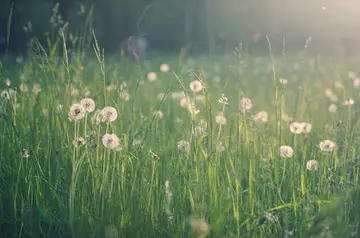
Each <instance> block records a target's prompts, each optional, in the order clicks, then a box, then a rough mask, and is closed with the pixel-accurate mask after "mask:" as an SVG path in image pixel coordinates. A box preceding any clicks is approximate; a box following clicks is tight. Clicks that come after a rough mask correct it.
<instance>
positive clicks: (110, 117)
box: [102, 107, 118, 122]
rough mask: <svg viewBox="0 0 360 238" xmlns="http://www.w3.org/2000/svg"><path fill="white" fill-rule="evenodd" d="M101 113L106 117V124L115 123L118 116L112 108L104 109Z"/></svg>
mask: <svg viewBox="0 0 360 238" xmlns="http://www.w3.org/2000/svg"><path fill="white" fill-rule="evenodd" d="M102 111H103V113H104V114H105V116H106V121H108V122H112V121H115V120H116V118H117V116H118V114H117V111H116V109H115V108H114V107H104V109H103V110H102Z"/></svg>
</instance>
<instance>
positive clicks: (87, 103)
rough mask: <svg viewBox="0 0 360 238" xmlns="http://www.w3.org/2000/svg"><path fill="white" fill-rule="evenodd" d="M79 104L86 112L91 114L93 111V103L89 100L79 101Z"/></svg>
mask: <svg viewBox="0 0 360 238" xmlns="http://www.w3.org/2000/svg"><path fill="white" fill-rule="evenodd" d="M80 104H81V105H82V106H83V107H84V108H85V110H86V112H93V111H94V110H95V102H94V100H92V99H91V98H84V99H81V100H80Z"/></svg>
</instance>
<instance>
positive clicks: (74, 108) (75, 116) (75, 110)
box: [69, 103, 86, 121]
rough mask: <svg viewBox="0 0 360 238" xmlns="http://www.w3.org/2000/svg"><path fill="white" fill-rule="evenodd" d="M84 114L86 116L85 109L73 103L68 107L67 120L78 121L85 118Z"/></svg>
mask: <svg viewBox="0 0 360 238" xmlns="http://www.w3.org/2000/svg"><path fill="white" fill-rule="evenodd" d="M85 114H86V110H85V108H84V107H83V106H82V105H81V104H79V103H75V104H73V105H71V107H70V111H69V120H70V121H77V120H80V119H82V118H84V117H85Z"/></svg>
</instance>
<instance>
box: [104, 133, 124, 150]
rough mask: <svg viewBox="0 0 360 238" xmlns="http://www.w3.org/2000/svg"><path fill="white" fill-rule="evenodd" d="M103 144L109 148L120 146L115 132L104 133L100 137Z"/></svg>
mask: <svg viewBox="0 0 360 238" xmlns="http://www.w3.org/2000/svg"><path fill="white" fill-rule="evenodd" d="M101 141H102V143H103V145H104V146H105V147H106V148H108V149H111V150H118V149H119V148H120V139H119V138H118V137H117V136H116V135H115V134H108V133H106V134H105V135H103V137H102V138H101Z"/></svg>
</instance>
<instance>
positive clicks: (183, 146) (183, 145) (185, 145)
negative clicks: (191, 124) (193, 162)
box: [177, 140, 190, 152]
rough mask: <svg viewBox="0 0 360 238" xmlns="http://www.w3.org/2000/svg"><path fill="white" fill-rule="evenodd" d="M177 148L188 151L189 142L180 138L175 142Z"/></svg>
mask: <svg viewBox="0 0 360 238" xmlns="http://www.w3.org/2000/svg"><path fill="white" fill-rule="evenodd" d="M177 148H178V150H179V151H181V152H189V151H190V143H189V142H187V141H186V140H181V141H179V142H178V144H177Z"/></svg>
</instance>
